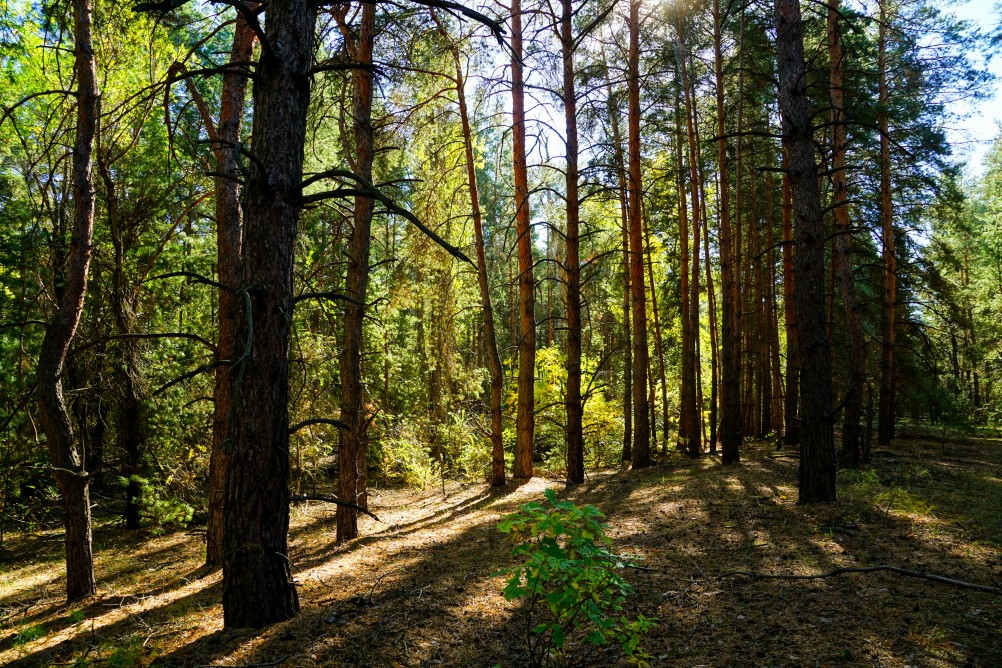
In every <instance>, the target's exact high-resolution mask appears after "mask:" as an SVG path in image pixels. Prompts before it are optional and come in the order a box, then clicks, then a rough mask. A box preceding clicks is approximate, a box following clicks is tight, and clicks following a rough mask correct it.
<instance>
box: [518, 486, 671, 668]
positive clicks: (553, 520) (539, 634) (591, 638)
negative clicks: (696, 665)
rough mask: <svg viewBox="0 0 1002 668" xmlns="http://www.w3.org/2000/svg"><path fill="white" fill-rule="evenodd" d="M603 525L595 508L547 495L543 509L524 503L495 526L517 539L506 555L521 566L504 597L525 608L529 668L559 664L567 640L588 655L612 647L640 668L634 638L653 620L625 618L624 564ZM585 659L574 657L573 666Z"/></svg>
mask: <svg viewBox="0 0 1002 668" xmlns="http://www.w3.org/2000/svg"><path fill="white" fill-rule="evenodd" d="M603 519H604V517H603V515H602V513H600V512H599V510H598V509H597V508H595V507H594V506H591V505H586V506H583V507H578V506H576V505H574V504H573V503H571V502H570V501H557V495H556V493H555V492H554V491H553V490H552V489H548V490H546V499H545V501H544V502H543V503H538V502H535V501H533V502H530V503H526V504H524V505H522V506H521V510H520V511H519V512H517V513H514V514H512V515H509V516H508V517H506V518H505V519H503V520H502V521H501V522H500V523H499V524H498V529H499V530H500V531H501V532H503V533H506V534H512V535H513V536H515V537H516V538H517V539H518V540H519V541H520V542H519V543H518V544H517V545H516V546H515V548H514V550H513V551H512V554H513V556H515V557H517V558H518V559H519V560H520V561H521V563H520V564H519V565H517V566H513V567H512V568H511V569H509V570H508V571H506V572H505V573H504V575H507V576H509V578H510V579H509V580H508V583H507V585H506V586H505V588H504V597H505V598H506V599H507V600H509V601H513V600H516V599H521V600H524V601H526V603H527V606H528V609H527V611H526V612H527V617H526V633H525V643H526V648H527V650H528V653H529V663H530V665H532V666H544V665H549V664H551V663H566V662H567V660H568V659H569V658H570V657H568V656H567V655H566V650H565V646H566V642H567V640H568V639H575V640H580V641H582V642H583V643H585V644H586V645H590V646H591V647H590V650H589V653H590V651H594V650H598V649H601V648H603V647H607V646H610V645H617V646H618V647H619V648H620V649H621V650H622V651H623V652H624V653H625V654H626V656H627V658H628V659H629V660H630V661H631V663H634V664H636V665H646V663H647V659H648V655H647V654H646V652H644V650H643V649H642V648H641V647H640V639H641V638H642V637H643V635H644V634H645V633H646V632H647V631H648V630H649V629H650V628H651V626H652V625H653V623H654V622H655V621H656V620H655V619H653V618H647V617H644V616H643V615H637V617H636V618H635V619H631V618H630V617H629V616H627V615H626V614H624V611H623V609H624V604H625V602H626V599H627V597H628V596H629V595H630V594H631V593H632V592H633V588H632V587H631V586H630V584H629V583H628V582H627V581H626V580H625V579H623V577H622V575H620V573H619V571H620V570H621V569H622V568H624V567H625V566H626V565H627V563H628V561H627V559H626V557H624V556H623V555H620V554H617V553H615V552H613V551H612V549H611V544H612V541H611V539H610V538H609V537H608V536H607V535H606V534H605V528H606V526H607V525H606V524H605V523H604V522H603ZM586 658H587V657H586V656H575V657H574V663H575V665H580V664H581V663H582V662H583V661H584V660H586Z"/></svg>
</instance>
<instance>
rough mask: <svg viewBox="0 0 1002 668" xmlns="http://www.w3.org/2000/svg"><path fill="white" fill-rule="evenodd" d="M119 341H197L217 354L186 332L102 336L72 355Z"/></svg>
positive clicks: (210, 346)
mask: <svg viewBox="0 0 1002 668" xmlns="http://www.w3.org/2000/svg"><path fill="white" fill-rule="evenodd" d="M121 339H188V340H189V341H197V342H198V343H201V344H202V345H203V346H205V347H206V348H208V349H209V350H211V351H212V352H218V351H217V350H216V346H215V345H214V344H213V343H211V342H209V341H207V340H206V339H204V338H202V337H201V336H199V335H198V334H189V333H187V332H153V333H151V334H142V333H138V332H137V333H132V334H114V335H112V336H104V337H101V338H100V339H97V340H95V341H91V342H90V343H86V344H84V345H82V346H79V347H77V348H74V349H73V354H74V355H77V354H79V353H81V352H83V351H84V350H87V349H88V348H93V347H94V346H98V345H101V344H102V343H107V342H108V341H116V340H121Z"/></svg>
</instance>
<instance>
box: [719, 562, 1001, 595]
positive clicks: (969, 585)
mask: <svg viewBox="0 0 1002 668" xmlns="http://www.w3.org/2000/svg"><path fill="white" fill-rule="evenodd" d="M880 571H885V572H888V573H897V574H898V575H905V576H907V577H910V578H919V579H922V580H932V581H933V582H940V583H942V584H948V585H952V586H954V587H960V588H961V589H973V590H974V591H980V592H982V593H985V594H995V595H996V596H1002V588H999V587H991V586H989V585H983V584H976V583H974V582H964V581H963V580H955V579H953V578H948V577H946V576H943V575H936V574H935V573H923V572H922V571H912V570H908V569H907V568H899V567H897V566H887V565H880V566H861V567H858V568H836V569H835V570H833V571H829V572H828V573H818V574H817V575H795V574H780V573H756V572H754V571H731V572H729V573H724V574H723V575H718V576H717V579H718V580H723V579H724V578H729V577H738V576H740V577H746V578H754V579H757V580H819V579H821V578H830V577H834V576H836V575H845V574H846V573H877V572H880Z"/></svg>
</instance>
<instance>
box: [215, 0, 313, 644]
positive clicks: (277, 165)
mask: <svg viewBox="0 0 1002 668" xmlns="http://www.w3.org/2000/svg"><path fill="white" fill-rule="evenodd" d="M315 19H316V10H315V5H313V4H312V3H310V2H308V1H307V0H272V2H270V3H269V4H268V9H267V32H266V37H267V42H266V43H265V44H263V45H262V52H261V57H260V60H259V62H258V66H257V68H256V70H255V79H254V126H253V136H254V147H253V153H254V156H255V161H254V163H255V165H256V168H255V170H254V171H253V172H252V173H250V174H249V175H248V177H247V181H246V187H245V191H246V197H245V208H244V238H243V258H242V267H241V282H240V289H239V298H240V300H241V306H242V309H241V313H240V318H239V321H238V330H237V341H236V345H237V349H238V350H241V351H242V352H241V357H240V359H239V361H238V362H237V363H236V364H235V366H234V374H235V376H236V377H235V379H234V386H233V399H232V401H233V423H232V426H231V435H232V437H231V439H229V440H228V441H227V445H228V448H227V453H226V456H227V462H228V467H227V468H228V470H227V480H226V499H225V527H224V535H223V541H224V552H223V619H224V624H225V626H227V627H236V628H245V627H255V628H256V627H263V626H267V625H270V624H273V623H275V622H279V621H282V620H285V619H289V618H291V617H293V616H294V615H295V614H296V613H297V612H298V611H299V598H298V596H297V594H296V588H295V585H294V583H293V582H292V569H291V564H290V562H289V557H288V530H289V422H288V398H289V382H288V381H289V334H290V328H291V316H292V306H293V302H292V288H293V260H294V257H295V247H296V232H297V225H298V222H299V213H300V211H301V210H302V186H301V184H302V178H303V148H304V142H305V136H306V114H307V110H308V108H309V103H310V88H311V86H310V84H311V79H310V77H311V75H310V68H311V66H312V61H313V53H314V23H315Z"/></svg>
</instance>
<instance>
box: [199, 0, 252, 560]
mask: <svg viewBox="0 0 1002 668" xmlns="http://www.w3.org/2000/svg"><path fill="white" fill-rule="evenodd" d="M253 48H254V31H253V30H251V28H250V26H249V25H247V21H246V19H245V18H244V17H243V16H242V15H239V14H238V15H237V21H236V28H235V30H234V33H233V47H232V49H231V50H230V62H231V63H246V62H249V61H250V60H251V57H252V53H253ZM247 79H248V77H247V76H246V75H245V74H244V73H243V72H241V71H235V70H233V69H229V70H227V71H226V73H225V74H224V75H223V89H222V95H221V99H220V107H219V123H218V124H217V126H216V135H217V139H218V140H219V144H217V145H216V147H215V154H216V156H215V157H216V171H218V172H219V174H220V176H217V177H215V180H214V187H215V191H216V202H215V214H216V267H217V269H216V272H217V275H218V278H219V282H220V283H221V284H222V285H224V286H226V287H228V288H230V289H229V290H227V289H225V288H224V289H220V290H218V291H217V295H218V303H219V335H218V348H217V353H216V359H217V361H219V362H232V361H233V360H234V359H235V358H236V357H237V356H238V355H239V353H238V352H237V342H236V338H235V336H234V333H235V331H236V321H237V313H238V310H239V308H240V304H239V303H238V301H237V296H236V294H235V293H234V292H233V290H232V289H233V288H235V287H236V286H237V285H238V284H239V282H240V237H241V234H242V227H243V212H242V210H241V208H240V185H239V183H238V182H237V180H236V178H237V176H238V174H237V161H236V157H235V146H234V145H235V144H236V142H238V141H240V126H241V122H242V120H243V114H244V102H245V99H246V93H247ZM208 123H209V121H208V119H207V120H206V125H207V126H208ZM232 393H233V374H232V373H231V372H230V368H229V366H228V365H225V364H222V365H220V366H219V367H218V368H217V369H216V373H215V387H214V388H213V392H212V398H213V411H212V451H211V454H210V456H209V517H208V523H207V526H206V537H205V563H206V565H213V564H217V563H219V562H220V561H222V558H223V514H224V508H223V506H224V502H225V500H226V468H227V462H226V452H227V448H226V447H225V445H224V444H225V441H226V440H227V439H228V438H229V437H230V424H231V422H230V421H231V418H232V403H231V396H232Z"/></svg>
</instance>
